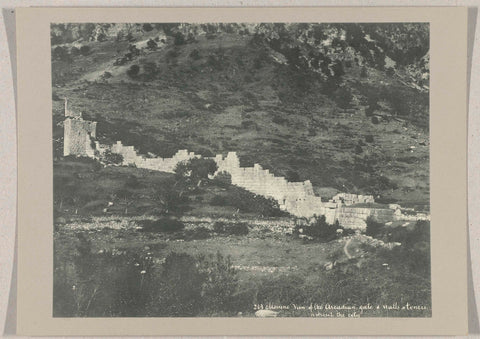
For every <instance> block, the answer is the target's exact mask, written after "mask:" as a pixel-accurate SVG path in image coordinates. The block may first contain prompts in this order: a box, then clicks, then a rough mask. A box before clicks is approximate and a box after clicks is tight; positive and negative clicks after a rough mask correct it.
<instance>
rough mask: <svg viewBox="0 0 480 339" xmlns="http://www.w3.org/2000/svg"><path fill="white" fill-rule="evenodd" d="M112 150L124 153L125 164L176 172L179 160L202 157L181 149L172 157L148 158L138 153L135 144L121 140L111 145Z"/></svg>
mask: <svg viewBox="0 0 480 339" xmlns="http://www.w3.org/2000/svg"><path fill="white" fill-rule="evenodd" d="M111 152H112V153H116V154H120V155H122V157H123V165H135V166H136V167H138V168H145V169H149V170H153V171H161V172H169V173H173V172H174V170H175V166H177V164H178V163H179V162H182V161H186V160H190V159H193V158H199V157H200V155H196V154H195V153H193V152H188V151H187V150H179V151H178V152H177V153H176V154H175V155H174V156H173V157H172V158H146V157H144V156H141V155H138V154H137V152H136V151H135V148H134V147H133V146H125V145H123V144H122V142H121V141H117V143H116V144H114V145H113V146H112V147H111Z"/></svg>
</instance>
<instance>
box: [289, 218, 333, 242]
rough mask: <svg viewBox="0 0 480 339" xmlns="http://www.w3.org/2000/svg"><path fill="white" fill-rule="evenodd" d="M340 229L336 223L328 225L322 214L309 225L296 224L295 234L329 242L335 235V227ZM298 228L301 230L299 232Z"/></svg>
mask: <svg viewBox="0 0 480 339" xmlns="http://www.w3.org/2000/svg"><path fill="white" fill-rule="evenodd" d="M339 228H340V229H342V227H341V226H339V225H338V223H336V224H334V225H330V224H328V223H327V222H326V219H325V216H324V215H322V216H320V217H318V218H316V220H315V221H314V222H313V223H312V224H310V225H309V226H300V225H298V226H296V227H295V234H304V235H307V236H310V237H312V238H314V239H315V240H316V241H320V242H329V241H332V240H334V239H335V238H336V237H337V229H339ZM300 229H302V230H303V232H300Z"/></svg>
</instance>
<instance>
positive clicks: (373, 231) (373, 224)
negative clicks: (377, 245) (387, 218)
mask: <svg viewBox="0 0 480 339" xmlns="http://www.w3.org/2000/svg"><path fill="white" fill-rule="evenodd" d="M366 222H367V229H366V231H365V233H366V234H367V235H370V236H372V237H376V236H377V235H378V234H379V233H380V232H381V231H382V229H383V227H384V225H383V224H382V223H380V222H377V221H376V220H375V218H373V217H368V218H367V221H366Z"/></svg>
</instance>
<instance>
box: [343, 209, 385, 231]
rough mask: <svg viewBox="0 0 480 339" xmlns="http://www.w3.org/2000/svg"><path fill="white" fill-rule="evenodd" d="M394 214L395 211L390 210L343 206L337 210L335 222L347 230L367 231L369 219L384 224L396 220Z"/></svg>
mask: <svg viewBox="0 0 480 339" xmlns="http://www.w3.org/2000/svg"><path fill="white" fill-rule="evenodd" d="M393 214H394V211H393V210H391V209H388V208H368V207H350V206H343V207H339V208H337V209H336V210H335V220H338V222H339V224H340V225H342V226H343V227H345V228H351V229H360V230H365V229H366V228H367V223H366V221H367V218H368V217H372V218H374V219H375V220H376V221H378V222H383V223H384V222H388V221H392V220H394V215H393Z"/></svg>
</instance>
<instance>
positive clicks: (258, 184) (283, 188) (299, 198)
mask: <svg viewBox="0 0 480 339" xmlns="http://www.w3.org/2000/svg"><path fill="white" fill-rule="evenodd" d="M215 161H216V163H217V166H218V171H217V173H219V172H227V173H229V174H230V175H231V177H232V184H234V185H237V186H239V187H242V188H244V189H246V190H248V191H250V192H253V193H255V194H258V195H262V196H265V197H268V198H273V199H274V200H276V201H277V202H278V204H279V205H280V208H281V209H283V210H285V211H288V212H289V213H291V214H293V215H295V216H298V217H307V218H308V217H312V216H313V215H315V214H316V215H321V213H322V208H323V203H322V199H321V198H320V197H317V196H315V194H314V193H313V186H312V183H311V182H310V180H307V181H304V182H288V181H287V179H285V178H284V177H277V176H275V175H274V174H273V173H270V171H269V170H268V169H263V168H262V166H261V165H260V164H254V166H253V167H240V160H239V159H238V156H237V154H236V153H235V152H229V153H228V155H227V156H226V157H225V158H223V156H222V155H217V156H216V157H215Z"/></svg>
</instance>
